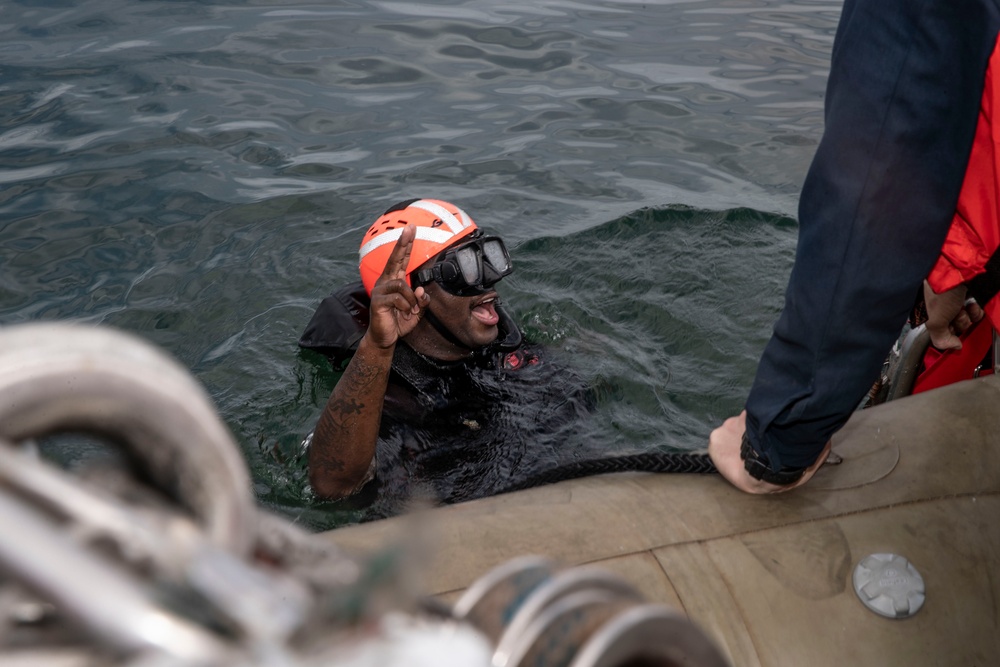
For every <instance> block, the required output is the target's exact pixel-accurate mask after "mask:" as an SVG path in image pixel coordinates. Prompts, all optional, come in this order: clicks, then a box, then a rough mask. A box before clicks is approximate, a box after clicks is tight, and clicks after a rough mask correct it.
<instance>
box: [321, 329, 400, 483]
mask: <svg viewBox="0 0 1000 667" xmlns="http://www.w3.org/2000/svg"><path fill="white" fill-rule="evenodd" d="M391 362H392V350H388V351H387V350H382V349H377V348H373V346H371V345H366V339H362V344H361V345H360V346H359V348H358V352H357V353H356V354H355V356H354V358H353V359H352V360H351V363H350V364H348V366H347V368H346V369H345V370H344V375H343V376H342V377H341V378H340V382H338V383H337V386H336V387H335V388H334V390H333V393H332V394H331V395H330V400H329V401H327V404H326V407H325V408H324V409H323V414H322V415H320V418H319V422H318V423H317V424H316V430H315V432H314V434H313V441H312V445H311V446H310V448H309V481H310V483H311V485H312V487H313V491H314V492H315V493H316V494H317V495H319V496H321V497H326V498H338V497H343V496H346V495H350V494H351V493H353V492H354V491H355V490H356V489H357V487H358V486H359V485H360V484H361V483H362V482H363V481H364V480H365V479H366V476H367V475H368V473H369V470H370V467H371V463H372V458H373V457H374V456H375V444H376V441H377V439H378V429H379V424H380V422H381V418H382V403H383V400H384V398H385V390H386V386H387V383H388V378H389V366H390V364H391Z"/></svg>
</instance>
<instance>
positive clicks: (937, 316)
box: [924, 280, 983, 350]
mask: <svg viewBox="0 0 1000 667" xmlns="http://www.w3.org/2000/svg"><path fill="white" fill-rule="evenodd" d="M965 294H966V286H965V284H962V285H959V286H958V287H954V288H952V289H950V290H948V291H946V292H942V293H941V294H937V293H936V292H935V291H934V290H933V289H932V288H931V286H930V284H929V283H928V282H927V281H926V280H925V281H924V303H925V304H927V332H928V333H929V334H930V335H931V344H932V345H933V346H934V347H936V348H937V349H939V350H960V349H962V341H961V340H959V338H958V337H959V336H960V335H962V333H964V332H965V330H966V329H968V328H969V327H970V326H972V324H973V323H975V322H978V321H979V320H981V319H983V309H982V308H980V307H979V304H977V303H976V302H975V301H972V300H970V301H969V302H968V303H966V299H965Z"/></svg>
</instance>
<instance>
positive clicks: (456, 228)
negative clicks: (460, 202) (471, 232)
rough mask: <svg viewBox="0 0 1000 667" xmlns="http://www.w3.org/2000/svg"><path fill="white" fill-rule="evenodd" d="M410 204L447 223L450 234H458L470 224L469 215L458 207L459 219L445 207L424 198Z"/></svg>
mask: <svg viewBox="0 0 1000 667" xmlns="http://www.w3.org/2000/svg"><path fill="white" fill-rule="evenodd" d="M410 206H412V207H414V208H421V209H423V210H425V211H427V212H428V213H430V214H432V215H436V216H437V217H439V218H441V222H443V223H444V224H446V225H448V228H449V229H451V232H452V234H458V233H459V232H460V231H462V230H463V229H466V228H468V227H469V225H471V224H472V221H471V220H469V216H467V215H466V214H465V211H463V210H462V209H460V208H459V209H458V214H459V216H461V220H460V219H458V218H456V217H455V215H454V214H453V213H452V212H451V211H449V210H448V209H446V208H445V207H444V206H441V205H440V204H435V203H433V202H430V201H427V200H426V199H420V200H418V201H415V202H413V203H412V204H410ZM410 206H407V208H409V207H410ZM456 208H458V207H456Z"/></svg>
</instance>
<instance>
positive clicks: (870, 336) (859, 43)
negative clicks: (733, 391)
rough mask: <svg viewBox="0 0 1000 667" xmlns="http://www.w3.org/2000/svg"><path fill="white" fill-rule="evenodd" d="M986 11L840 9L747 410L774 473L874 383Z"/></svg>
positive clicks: (967, 109) (961, 113)
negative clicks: (792, 240) (816, 140)
mask: <svg viewBox="0 0 1000 667" xmlns="http://www.w3.org/2000/svg"><path fill="white" fill-rule="evenodd" d="M998 31H1000V0H846V2H845V3H844V8H843V13H842V15H841V19H840V25H839V27H838V29H837V36H836V39H835V41H834V47H833V58H832V62H831V68H830V79H829V82H828V84H827V93H826V106H825V123H826V126H825V131H824V134H823V138H822V141H821V142H820V145H819V148H818V149H817V151H816V156H815V157H814V159H813V163H812V165H811V167H810V169H809V172H808V174H807V176H806V180H805V183H804V185H803V188H802V195H801V199H800V202H799V224H800V228H799V243H798V248H797V251H796V256H795V265H794V267H793V269H792V274H791V278H790V279H789V284H788V290H787V292H786V295H785V307H784V310H783V312H782V314H781V316H780V318H779V319H778V322H777V324H776V325H775V327H774V333H773V335H772V337H771V340H770V341H769V342H768V344H767V347H766V348H765V350H764V354H763V356H762V358H761V361H760V365H759V366H758V368H757V375H756V378H755V379H754V384H753V388H752V389H751V391H750V395H749V397H748V399H747V403H746V408H747V437H748V438H749V440H750V443H751V445H753V446H754V448H755V449H757V450H758V451H760V452H762V453H764V454H765V455H767V457H768V458H769V459H770V461H771V464H772V466H773V467H774V468H775V469H777V468H779V467H780V466H789V467H800V466H806V465H808V464H810V463H812V462H813V461H814V460H815V459H816V457H817V456H818V454H819V452H820V451H821V450H822V448H823V446H824V445H825V443H826V442H827V441H828V440H829V439H830V436H831V435H833V433H834V432H835V431H837V429H839V428H840V427H841V426H843V425H844V423H845V422H846V421H847V419H848V418H849V417H850V415H851V413H852V412H853V411H854V409H855V408H856V407H857V406H858V404H859V403H860V401H861V399H862V398H863V397H864V395H865V393H866V392H867V391H868V389H869V388H870V387H871V385H872V383H873V382H874V381H875V380H876V378H877V377H878V373H879V370H880V369H881V366H882V362H883V361H884V360H885V357H886V354H887V353H888V352H889V349H890V348H891V346H892V344H893V342H894V341H895V339H896V338H897V337H898V335H899V332H900V330H901V328H902V326H903V324H904V323H905V322H906V317H907V313H908V311H909V310H910V308H911V307H912V306H913V303H914V299H915V297H916V295H917V293H918V290H919V288H920V285H921V284H922V281H923V279H924V278H925V277H926V276H927V274H928V272H929V271H930V269H931V267H932V265H933V264H934V261H935V259H936V258H937V256H938V254H939V253H940V249H941V245H942V243H943V241H944V238H945V235H946V234H947V231H948V227H949V225H950V223H951V218H952V215H953V213H954V211H955V204H956V202H957V200H958V193H959V190H960V189H961V185H962V179H963V176H964V174H965V166H966V163H967V161H968V158H969V152H970V149H971V146H972V139H973V135H974V131H975V126H976V120H977V116H978V112H979V104H980V97H981V96H982V91H983V79H984V76H985V73H986V66H987V62H988V60H989V56H990V54H991V53H992V51H993V47H994V44H995V42H996V39H997V33H998Z"/></svg>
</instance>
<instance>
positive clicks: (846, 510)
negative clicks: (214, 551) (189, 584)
mask: <svg viewBox="0 0 1000 667" xmlns="http://www.w3.org/2000/svg"><path fill="white" fill-rule="evenodd" d="M998 408H1000V378H994V377H988V378H982V379H978V380H972V381H967V382H963V383H959V384H955V385H951V386H949V387H945V388H943V389H939V390H936V391H932V392H929V393H925V394H920V395H918V396H913V397H908V398H903V399H899V400H896V401H892V402H890V403H887V404H885V405H882V406H879V407H877V408H874V409H871V410H866V411H863V412H859V413H857V414H856V415H855V416H854V417H853V418H852V419H851V421H850V422H849V423H848V425H847V426H846V427H845V428H844V429H843V430H842V431H841V432H840V433H839V434H838V435H837V436H836V437H835V438H834V451H835V452H836V453H838V454H839V455H840V456H842V457H843V462H842V463H841V464H840V465H836V466H830V465H828V466H825V467H824V468H823V469H822V470H821V471H820V472H819V473H818V474H817V475H816V477H814V478H813V480H812V481H811V482H810V483H809V484H808V485H807V486H806V487H804V488H802V489H799V490H796V491H794V492H791V493H788V494H784V495H781V496H776V497H751V496H748V495H744V494H742V493H740V492H739V491H737V490H735V489H734V488H732V487H731V486H729V485H728V484H727V483H725V482H724V481H723V480H722V479H721V478H719V477H717V476H714V475H710V476H697V475H656V474H648V473H621V474H615V475H605V476H601V477H592V478H587V479H582V480H574V481H568V482H562V483H559V484H554V485H551V486H547V487H542V488H536V489H530V490H527V491H520V492H517V493H512V494H507V495H504V496H498V497H494V498H487V499H483V500H478V501H474V502H469V503H465V504H461V505H454V506H450V507H442V508H437V509H433V510H430V511H429V512H426V513H424V514H425V515H424V517H423V519H424V524H421V530H422V531H423V530H424V527H423V526H424V525H425V524H426V525H427V526H429V528H428V529H429V530H430V531H431V534H432V538H431V539H430V540H428V541H429V542H430V543H431V544H432V545H433V554H432V557H431V558H430V560H429V562H428V566H427V569H426V572H425V580H424V582H423V584H422V585H423V587H424V589H425V590H426V591H427V592H429V593H432V594H435V595H438V596H440V597H441V598H442V599H443V600H445V601H447V602H454V601H455V600H456V599H459V596H460V595H461V593H462V592H463V590H464V589H465V588H466V587H467V586H469V585H470V584H471V583H473V582H474V581H475V580H476V579H478V578H479V577H481V576H482V575H483V574H484V573H485V572H487V571H488V570H490V569H491V568H493V567H495V566H497V565H499V564H501V563H504V562H505V561H509V560H510V559H512V558H515V557H518V556H522V555H526V554H537V555H541V556H545V557H549V558H552V559H555V560H556V561H558V562H559V563H562V564H565V565H566V566H576V565H582V564H593V565H598V566H600V567H602V568H605V569H608V570H611V571H613V572H615V573H618V574H620V575H622V576H623V577H624V578H625V579H626V580H627V581H628V582H629V583H631V584H632V585H633V586H635V587H636V588H637V589H638V590H639V591H641V592H642V593H643V594H644V596H645V597H646V598H647V599H648V600H650V601H653V602H661V603H664V604H667V605H670V606H673V607H675V608H677V609H679V610H681V611H682V612H683V613H685V614H687V616H688V617H689V618H690V619H691V620H693V621H695V622H696V623H697V624H698V625H700V626H701V627H702V628H703V629H704V630H705V631H706V633H707V634H708V635H709V636H710V637H711V638H713V639H715V640H716V641H717V643H718V645H719V647H720V648H721V649H722V652H723V653H725V654H726V655H727V656H728V658H729V660H730V662H731V663H732V664H733V665H735V666H739V667H755V666H757V665H760V666H762V667H777V666H779V665H780V666H794V667H802V666H806V665H808V666H810V667H826V666H831V667H832V666H834V665H837V666H838V667H839V666H842V665H880V666H891V665H908V666H912V665H921V666H922V665H947V666H952V665H994V664H1000V498H998V489H1000V409H998ZM412 521H413V519H412V518H410V517H398V518H395V519H389V520H385V521H379V522H374V523H370V524H364V525H358V526H351V527H346V528H342V529H338V530H335V531H331V532H330V533H328V534H327V535H329V537H330V539H332V540H333V541H334V542H336V543H337V544H339V545H341V546H343V547H345V548H348V549H351V550H356V551H361V552H371V551H372V550H374V549H378V548H381V547H383V546H384V545H386V544H387V543H389V542H391V541H392V540H394V539H397V538H399V537H400V536H401V535H403V534H407V533H411V529H410V528H411V527H412ZM404 539H409V538H408V537H407V538H404ZM882 553H892V554H897V555H899V556H902V557H903V558H905V559H906V560H908V561H909V562H910V564H912V565H913V566H914V567H915V568H916V570H917V571H918V572H919V574H920V575H921V576H922V578H923V582H924V585H925V590H926V593H925V601H924V603H923V606H922V607H921V608H920V609H919V611H917V612H916V613H915V614H913V615H912V616H910V617H908V618H901V619H897V618H886V617H884V616H882V615H879V614H876V613H875V612H873V611H871V610H869V609H868V608H866V607H865V605H863V604H862V602H861V599H860V598H859V596H858V594H857V593H856V592H855V587H854V584H853V582H852V576H853V573H854V571H855V568H856V566H857V565H858V563H859V562H861V561H862V560H863V559H865V558H866V557H867V556H869V555H871V554H882Z"/></svg>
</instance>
